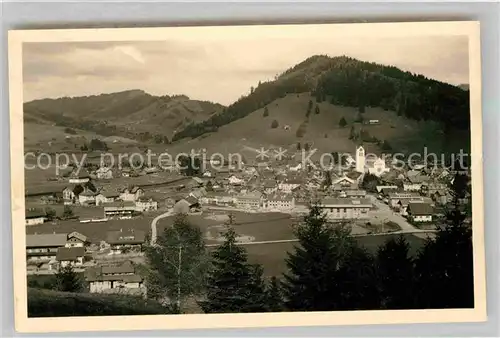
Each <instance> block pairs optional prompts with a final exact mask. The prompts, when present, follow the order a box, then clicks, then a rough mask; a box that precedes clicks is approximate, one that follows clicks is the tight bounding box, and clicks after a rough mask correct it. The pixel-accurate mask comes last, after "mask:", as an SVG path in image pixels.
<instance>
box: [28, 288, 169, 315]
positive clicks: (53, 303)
mask: <svg viewBox="0 0 500 338" xmlns="http://www.w3.org/2000/svg"><path fill="white" fill-rule="evenodd" d="M168 313H172V312H170V311H169V309H167V308H165V307H163V306H162V305H160V304H159V303H157V302H154V301H151V300H145V299H143V298H141V297H137V296H126V295H103V294H90V293H71V292H58V291H51V290H41V289H33V288H28V317H70V316H118V315H148V314H168Z"/></svg>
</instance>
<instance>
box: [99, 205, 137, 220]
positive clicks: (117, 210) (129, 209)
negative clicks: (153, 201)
mask: <svg viewBox="0 0 500 338" xmlns="http://www.w3.org/2000/svg"><path fill="white" fill-rule="evenodd" d="M103 207H104V217H105V218H107V217H110V218H112V217H117V218H121V219H124V218H132V216H133V215H134V214H135V213H136V211H137V209H136V206H135V202H133V201H116V202H112V203H106V204H103Z"/></svg>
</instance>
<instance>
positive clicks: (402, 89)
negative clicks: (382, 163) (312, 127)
mask: <svg viewBox="0 0 500 338" xmlns="http://www.w3.org/2000/svg"><path fill="white" fill-rule="evenodd" d="M303 92H311V93H312V94H313V95H314V97H315V100H316V102H318V103H321V102H329V103H332V104H335V105H338V106H348V107H356V108H357V109H358V110H359V112H361V113H363V112H364V110H365V109H366V107H380V108H383V109H385V110H392V111H395V112H397V114H398V115H400V116H404V117H407V118H408V119H412V120H417V121H420V120H424V121H426V120H432V121H435V122H438V123H439V124H440V125H441V128H442V131H443V132H444V133H448V132H449V131H451V130H456V129H460V130H467V129H468V127H469V92H468V90H462V89H461V88H458V87H455V86H452V85H450V84H446V83H442V82H439V81H435V80H432V79H428V78H426V77H424V76H422V75H416V74H412V73H410V72H404V71H402V70H400V69H398V68H396V67H392V66H383V65H379V64H375V63H369V62H363V61H359V60H356V59H353V58H350V57H346V56H340V57H333V58H332V57H328V56H322V55H320V56H313V57H310V58H308V59H306V60H305V61H303V62H301V63H300V64H298V65H296V66H294V67H293V68H290V69H289V70H287V71H285V72H284V73H283V74H281V75H280V76H278V77H277V78H276V79H275V80H274V81H269V82H264V83H259V84H258V85H257V87H256V88H255V89H254V90H252V92H251V93H250V94H249V95H247V96H244V97H242V98H240V99H239V100H238V101H236V102H235V103H233V104H232V105H230V106H228V107H227V108H225V109H223V111H222V112H221V113H220V114H214V115H213V116H211V117H210V118H209V119H207V120H206V121H203V122H200V123H191V124H189V125H188V126H187V127H186V128H185V129H184V130H182V131H180V132H178V133H176V134H175V135H174V140H180V139H182V138H186V137H191V138H195V137H198V136H201V135H203V134H205V133H209V132H214V131H217V130H218V128H220V127H221V126H224V125H226V124H228V123H230V122H232V121H235V120H238V119H240V118H242V117H245V116H247V115H248V114H250V113H252V112H253V111H255V110H258V109H261V108H263V107H265V106H266V105H268V104H269V103H271V102H273V101H274V100H276V99H278V98H282V97H285V96H286V95H287V94H293V93H303Z"/></svg>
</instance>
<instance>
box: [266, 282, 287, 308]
mask: <svg viewBox="0 0 500 338" xmlns="http://www.w3.org/2000/svg"><path fill="white" fill-rule="evenodd" d="M266 295H267V305H268V309H269V311H271V312H281V311H283V310H284V307H283V295H282V290H281V282H280V281H279V280H278V279H277V278H276V277H274V276H273V277H271V280H270V281H269V283H268V285H267V288H266Z"/></svg>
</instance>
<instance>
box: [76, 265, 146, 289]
mask: <svg viewBox="0 0 500 338" xmlns="http://www.w3.org/2000/svg"><path fill="white" fill-rule="evenodd" d="M85 280H86V281H87V282H88V283H89V289H90V290H89V291H90V292H91V293H126V294H136V295H145V294H146V287H145V284H144V278H143V277H142V276H141V275H140V274H139V273H138V272H137V271H136V268H135V266H134V264H133V263H132V262H131V261H125V262H123V263H122V264H120V265H99V266H96V267H92V268H89V269H87V271H86V272H85Z"/></svg>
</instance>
